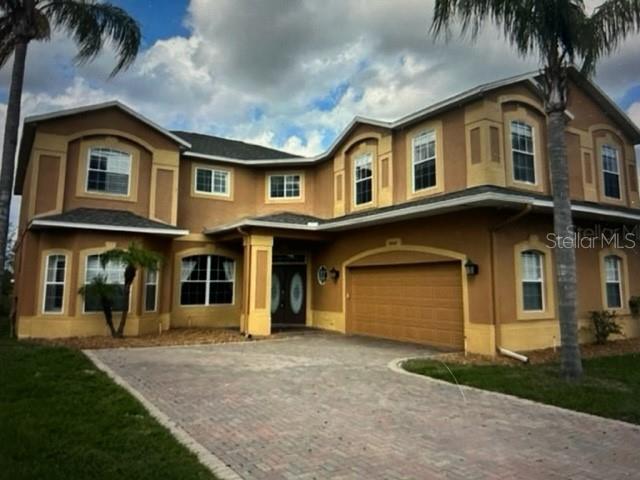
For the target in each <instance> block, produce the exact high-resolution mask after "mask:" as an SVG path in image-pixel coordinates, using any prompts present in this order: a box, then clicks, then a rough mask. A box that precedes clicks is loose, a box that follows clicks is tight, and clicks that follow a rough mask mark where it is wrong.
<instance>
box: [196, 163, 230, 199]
mask: <svg viewBox="0 0 640 480" xmlns="http://www.w3.org/2000/svg"><path fill="white" fill-rule="evenodd" d="M196 192H197V193H206V194H210V195H222V196H228V195H229V172H228V171H227V170H220V169H216V168H203V167H197V168H196Z"/></svg>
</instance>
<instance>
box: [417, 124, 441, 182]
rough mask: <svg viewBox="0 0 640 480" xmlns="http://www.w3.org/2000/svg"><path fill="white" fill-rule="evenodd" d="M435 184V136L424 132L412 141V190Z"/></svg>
mask: <svg viewBox="0 0 640 480" xmlns="http://www.w3.org/2000/svg"><path fill="white" fill-rule="evenodd" d="M435 184H436V134H435V132H433V131H431V132H426V133H423V134H421V135H419V136H417V137H415V138H414V139H413V189H414V190H415V191H418V190H422V189H424V188H429V187H433V186H435Z"/></svg>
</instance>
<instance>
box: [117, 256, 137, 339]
mask: <svg viewBox="0 0 640 480" xmlns="http://www.w3.org/2000/svg"><path fill="white" fill-rule="evenodd" d="M135 278H136V269H135V268H134V267H132V266H131V265H127V267H126V268H125V270H124V305H123V307H122V316H121V317H120V325H118V337H123V336H124V327H125V325H126V323H127V315H128V314H129V298H130V297H131V285H132V284H133V280H134V279H135Z"/></svg>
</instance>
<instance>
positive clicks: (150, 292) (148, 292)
mask: <svg viewBox="0 0 640 480" xmlns="http://www.w3.org/2000/svg"><path fill="white" fill-rule="evenodd" d="M144 284H145V285H144V309H145V311H147V312H155V310H156V300H157V290H158V271H157V270H151V269H149V268H148V269H146V270H145V280H144Z"/></svg>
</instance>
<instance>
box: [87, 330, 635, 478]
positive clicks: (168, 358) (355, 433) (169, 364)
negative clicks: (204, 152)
mask: <svg viewBox="0 0 640 480" xmlns="http://www.w3.org/2000/svg"><path fill="white" fill-rule="evenodd" d="M429 353H430V352H429V350H426V349H423V348H420V347H413V346H408V345H401V344H396V343H390V342H389V343H387V342H379V341H374V340H364V339H354V338H347V337H342V336H337V335H336V336H334V335H324V334H318V335H305V336H301V337H296V338H290V339H285V340H275V341H263V342H255V343H244V344H226V345H212V346H196V347H169V348H146V349H130V350H124V349H122V350H102V351H96V352H95V355H96V356H98V357H99V359H100V360H102V362H104V363H105V364H107V365H108V366H109V367H110V368H111V369H112V370H113V371H115V372H116V373H117V374H119V375H120V376H121V377H123V378H124V379H125V380H126V381H127V382H128V383H129V384H130V385H131V386H133V387H134V388H135V389H137V390H138V391H139V392H140V393H142V395H144V397H146V399H148V400H149V401H151V402H152V403H153V404H155V406H156V407H158V408H159V409H160V410H161V411H162V412H164V413H165V414H167V415H168V416H169V417H170V418H171V419H173V420H174V421H176V422H178V423H179V425H181V426H182V427H183V428H184V429H185V430H186V431H187V432H188V433H189V434H190V435H191V436H192V437H193V438H195V439H196V440H197V441H198V442H199V443H200V444H202V445H203V446H204V447H206V448H207V449H209V450H210V451H211V452H213V453H214V454H215V455H217V456H218V457H219V458H220V459H221V460H222V461H223V462H225V463H226V464H227V465H229V466H230V467H231V468H232V469H233V470H234V471H235V472H237V473H238V474H239V475H240V476H241V477H243V478H248V479H289V478H302V479H312V478H317V479H343V478H345V479H346V478H353V479H363V480H368V479H407V478H416V479H431V478H456V479H457V478H459V479H485V478H505V479H506V478H518V479H530V478H540V479H553V478H580V479H612V478H638V477H639V476H640V450H639V449H640V430H639V429H638V428H637V427H635V426H631V425H626V424H623V423H620V422H613V421H608V420H604V419H598V418H595V417H589V416H585V415H579V414H574V413H570V412H566V411H563V410H559V409H554V408H548V407H544V406H540V405H535V404H532V403H528V402H523V401H520V400H514V399H512V398H509V397H505V396H498V395H493V394H487V393H482V392H478V391H471V390H466V391H465V392H464V396H465V397H466V399H465V398H463V396H462V395H461V392H460V391H459V390H458V389H457V388H456V387H455V386H451V385H445V384H441V383H437V382H433V381H430V380H426V379H423V378H420V377H415V376H409V375H403V374H399V373H396V372H393V371H391V370H390V369H389V368H388V367H387V364H388V362H389V361H390V360H392V359H394V358H398V357H407V356H412V355H413V356H416V355H425V354H429ZM639 401H640V400H639Z"/></svg>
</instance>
